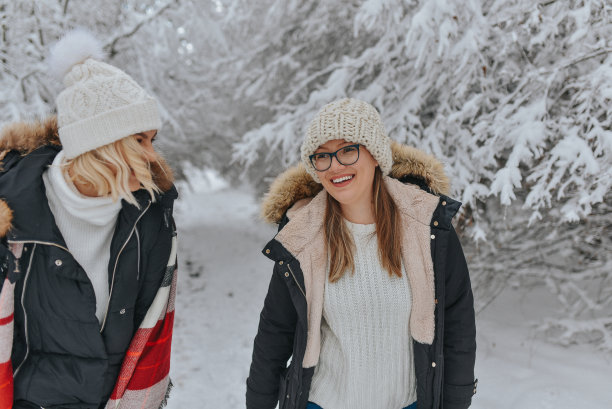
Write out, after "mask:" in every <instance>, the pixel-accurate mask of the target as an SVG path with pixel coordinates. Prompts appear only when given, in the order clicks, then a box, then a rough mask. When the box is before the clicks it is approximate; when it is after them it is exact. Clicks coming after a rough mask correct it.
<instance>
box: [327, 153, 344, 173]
mask: <svg viewBox="0 0 612 409" xmlns="http://www.w3.org/2000/svg"><path fill="white" fill-rule="evenodd" d="M345 167H346V166H344V165H343V164H341V163H340V162H339V161H338V158H337V157H336V156H332V162H331V166H330V167H329V170H332V171H333V170H337V169H343V168H345Z"/></svg>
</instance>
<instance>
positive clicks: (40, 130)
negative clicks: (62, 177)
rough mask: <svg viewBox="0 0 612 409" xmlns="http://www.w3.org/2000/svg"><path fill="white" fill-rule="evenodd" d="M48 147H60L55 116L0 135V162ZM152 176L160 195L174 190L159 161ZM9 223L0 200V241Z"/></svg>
mask: <svg viewBox="0 0 612 409" xmlns="http://www.w3.org/2000/svg"><path fill="white" fill-rule="evenodd" d="M49 145H51V146H56V147H61V142H60V139H59V133H58V125H57V117H56V116H50V117H48V118H45V119H43V120H38V121H33V122H15V123H12V124H9V125H7V126H5V127H4V128H3V129H2V131H0V161H2V160H3V159H4V158H5V157H6V155H7V154H8V153H9V152H11V151H17V152H19V154H21V155H23V156H25V155H28V154H29V153H31V152H32V151H34V150H36V149H38V148H41V147H43V146H49ZM0 171H2V169H0ZM151 172H152V174H153V180H154V181H155V183H156V184H157V186H158V187H159V188H160V189H161V190H162V192H167V191H169V190H171V189H173V183H174V176H173V173H172V170H171V169H170V167H169V166H168V165H167V164H166V162H165V161H164V160H163V159H162V158H161V157H160V160H159V163H155V162H152V163H151ZM12 219H13V212H12V210H11V209H10V207H9V206H8V205H7V203H6V202H5V201H4V200H2V199H0V237H4V236H5V235H6V233H7V232H8V231H9V230H10V228H11V222H12Z"/></svg>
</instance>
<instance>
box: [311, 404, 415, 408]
mask: <svg viewBox="0 0 612 409" xmlns="http://www.w3.org/2000/svg"><path fill="white" fill-rule="evenodd" d="M306 409H323V408H322V407H321V406H319V405H317V404H316V403H312V402H308V406H306ZM404 409H417V406H416V402H414V403H413V404H412V405H409V406H406V407H405V408H404Z"/></svg>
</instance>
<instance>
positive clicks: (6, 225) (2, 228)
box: [0, 200, 13, 237]
mask: <svg viewBox="0 0 612 409" xmlns="http://www.w3.org/2000/svg"><path fill="white" fill-rule="evenodd" d="M12 221H13V211H12V210H11V208H10V207H9V206H8V205H7V204H6V202H5V201H4V200H0V237H4V236H6V233H8V231H9V230H10V229H11V223H12Z"/></svg>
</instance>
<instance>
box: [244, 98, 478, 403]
mask: <svg viewBox="0 0 612 409" xmlns="http://www.w3.org/2000/svg"><path fill="white" fill-rule="evenodd" d="M301 156H302V165H301V166H299V167H297V168H294V169H290V170H288V171H287V172H285V173H284V174H282V175H281V176H280V177H279V178H278V179H277V180H276V181H275V182H274V183H273V185H272V187H271V188H270V192H269V193H268V195H267V198H266V199H265V203H264V207H263V213H264V216H265V218H266V219H267V220H269V221H274V222H276V223H279V224H280V227H279V232H278V234H277V235H276V236H275V238H274V239H273V240H272V241H270V242H269V243H268V244H267V245H266V247H265V249H264V254H265V255H266V256H268V257H269V258H270V259H272V260H273V261H274V262H275V265H274V272H273V274H272V279H271V282H270V287H269V290H268V295H267V296H266V299H265V302H264V307H263V310H262V312H261V319H260V323H259V330H258V333H257V336H256V337H255V345H254V349H253V360H252V363H251V370H250V374H249V378H248V380H247V394H246V398H247V402H246V406H247V408H248V409H273V408H274V407H275V406H276V405H277V403H278V404H279V406H278V407H279V408H280V409H304V408H306V407H308V408H309V409H310V408H313V409H315V408H317V409H318V408H323V409H349V408H350V409H374V408H377V409H378V408H380V409H383V408H384V409H401V408H409V409H413V408H417V407H418V409H439V408H444V409H460V408H461V409H464V408H467V407H468V406H470V403H471V398H472V395H473V394H474V393H475V392H476V381H475V380H474V358H475V349H476V343H475V322H474V309H473V298H472V291H471V288H470V280H469V274H468V270H467V266H466V263H465V259H464V256H463V252H462V250H461V246H460V244H459V240H458V238H457V235H456V233H455V231H454V229H453V226H452V225H451V218H452V217H453V215H454V214H455V213H456V212H457V210H458V208H459V203H458V202H456V201H454V200H452V199H450V198H448V197H446V196H444V195H443V193H445V192H446V191H447V189H448V182H447V179H446V177H445V175H444V174H443V171H442V165H441V164H440V163H438V162H437V161H436V160H435V159H434V158H432V157H429V156H427V155H425V154H423V153H422V152H419V151H417V150H415V149H412V148H409V147H406V146H401V145H399V144H395V145H392V143H391V141H390V139H389V138H388V137H387V136H386V134H385V130H384V127H383V125H382V121H381V119H380V116H379V114H378V112H377V111H376V109H375V108H374V107H372V106H371V105H369V104H367V103H365V102H362V101H358V100H354V99H343V100H339V101H335V102H332V103H330V104H328V105H326V106H325V107H323V108H322V109H321V110H320V111H319V113H318V114H317V115H316V116H315V118H314V119H313V120H312V122H311V124H310V126H309V128H308V132H307V135H306V138H305V140H304V142H303V144H302V149H301ZM387 175H389V176H387ZM289 358H291V363H290V364H289V365H288V366H287V362H288V360H289Z"/></svg>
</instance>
